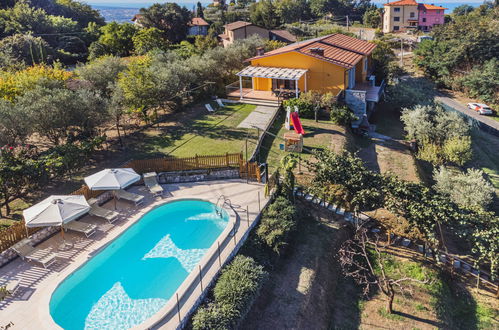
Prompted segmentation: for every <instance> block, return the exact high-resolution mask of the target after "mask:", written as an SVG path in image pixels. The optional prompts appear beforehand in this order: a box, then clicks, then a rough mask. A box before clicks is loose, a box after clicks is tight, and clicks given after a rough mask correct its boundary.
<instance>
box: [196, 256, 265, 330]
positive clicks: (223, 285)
mask: <svg viewBox="0 0 499 330" xmlns="http://www.w3.org/2000/svg"><path fill="white" fill-rule="evenodd" d="M266 276H267V273H266V272H265V271H264V270H263V267H262V266H260V265H258V264H257V263H256V262H255V261H254V260H253V259H252V258H250V257H245V256H242V255H238V256H236V257H235V258H234V260H233V261H232V262H231V263H230V264H229V265H228V266H226V267H225V268H224V269H223V270H222V274H221V275H220V277H219V278H218V280H217V283H216V284H215V288H214V289H213V292H214V301H213V302H211V303H209V304H208V305H206V306H203V307H200V308H199V309H198V311H197V312H196V314H195V315H194V317H193V319H192V327H193V329H194V330H208V329H210V330H211V329H231V328H234V327H235V326H236V325H237V323H238V322H239V320H240V319H241V318H242V317H243V316H244V315H245V314H246V313H247V312H248V310H249V309H250V307H251V304H252V302H253V300H254V299H255V297H256V295H257V293H258V290H259V289H260V286H261V285H262V282H263V279H264V278H265V277H266Z"/></svg>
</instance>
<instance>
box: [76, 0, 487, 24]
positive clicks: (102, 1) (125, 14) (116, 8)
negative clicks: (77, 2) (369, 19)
mask: <svg viewBox="0 0 499 330" xmlns="http://www.w3.org/2000/svg"><path fill="white" fill-rule="evenodd" d="M81 2H84V3H87V4H89V5H90V6H92V8H94V9H96V10H98V11H99V12H100V13H101V15H102V16H103V17H104V19H105V20H106V22H112V21H116V22H129V21H130V20H131V19H132V18H133V16H134V15H135V14H137V13H138V11H139V9H140V8H146V7H150V6H151V5H153V4H155V3H165V2H176V3H177V4H179V5H180V6H184V7H186V8H187V9H189V10H191V9H193V8H195V6H196V4H197V1H167V0H166V1H165V0H164V1H142V0H136V1H134V0H128V1H112V0H89V1H81ZM200 2H201V4H202V5H203V6H207V5H209V4H210V3H212V1H206V0H204V1H200ZM371 2H372V3H373V4H375V5H376V6H378V7H383V4H385V3H386V2H387V1H382V0H376V1H371ZM418 2H420V3H427V4H434V5H437V6H442V7H445V8H447V10H446V14H449V13H451V12H452V11H453V10H454V8H456V7H458V6H461V5H463V4H468V5H470V6H473V7H478V6H480V5H481V4H483V3H484V1H467V2H457V1H433V0H426V1H418Z"/></svg>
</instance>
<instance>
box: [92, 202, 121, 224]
mask: <svg viewBox="0 0 499 330" xmlns="http://www.w3.org/2000/svg"><path fill="white" fill-rule="evenodd" d="M89 204H90V203H89ZM88 213H89V214H90V215H92V216H94V217H97V218H103V219H106V220H107V222H109V223H113V222H115V221H116V220H118V217H119V216H120V214H119V213H118V212H116V211H113V210H109V209H106V208H104V207H100V206H99V205H98V204H97V203H95V204H90V211H88Z"/></svg>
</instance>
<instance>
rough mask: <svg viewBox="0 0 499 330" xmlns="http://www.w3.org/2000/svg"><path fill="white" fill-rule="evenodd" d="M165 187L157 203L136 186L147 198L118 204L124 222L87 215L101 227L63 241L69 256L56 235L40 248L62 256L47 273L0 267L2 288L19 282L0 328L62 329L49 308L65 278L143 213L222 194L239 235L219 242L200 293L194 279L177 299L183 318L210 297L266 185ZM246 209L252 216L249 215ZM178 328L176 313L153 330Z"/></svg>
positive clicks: (4, 304)
mask: <svg viewBox="0 0 499 330" xmlns="http://www.w3.org/2000/svg"><path fill="white" fill-rule="evenodd" d="M163 187H164V188H165V190H166V191H167V193H166V194H165V196H164V197H163V198H154V197H153V196H152V195H151V194H149V193H148V191H147V190H146V188H145V187H144V186H135V187H132V188H131V189H130V191H132V192H135V193H139V194H142V195H144V196H145V199H144V200H145V202H144V205H143V206H142V207H139V208H135V207H133V206H132V204H130V203H127V202H125V201H118V203H117V206H118V210H119V212H120V213H121V214H122V218H121V219H120V220H118V221H116V222H115V223H114V224H112V225H111V224H108V223H107V222H105V221H103V220H100V219H98V218H94V217H91V216H86V217H85V219H84V220H85V221H87V222H91V223H94V224H97V225H98V226H99V230H98V231H97V232H96V234H95V235H93V236H92V237H91V238H85V237H84V236H82V235H79V234H75V233H72V232H67V233H66V234H65V238H66V240H67V241H69V242H72V243H73V244H74V247H73V248H72V249H69V250H67V251H59V250H58V247H59V246H60V245H61V243H62V238H61V235H60V234H55V235H54V236H52V237H51V238H49V239H48V240H46V241H44V242H42V243H41V244H39V245H38V246H37V247H40V248H47V249H50V250H52V251H53V252H55V253H56V254H57V256H58V261H57V262H56V263H55V264H53V265H52V266H50V267H49V269H44V268H42V267H41V266H38V265H36V264H34V263H28V262H25V261H22V260H20V259H19V258H17V259H15V260H14V261H12V262H10V263H9V264H7V265H5V266H3V267H2V268H0V285H2V284H4V283H5V282H6V281H7V280H9V279H19V280H21V283H20V285H21V288H20V289H19V290H18V291H17V292H16V294H15V295H14V297H8V298H6V299H5V300H3V301H1V302H0V327H2V326H5V325H7V324H8V323H9V322H12V323H13V326H12V327H11V329H58V328H59V327H58V326H57V325H56V324H55V323H54V322H53V321H52V318H51V316H50V314H49V307H48V306H49V302H50V297H51V295H52V292H53V291H54V290H55V288H56V287H57V285H58V284H59V283H60V282H61V281H62V280H63V279H64V278H65V277H66V276H67V275H69V274H70V273H72V272H73V271H74V270H75V269H77V268H78V267H80V266H81V265H82V264H83V263H84V262H85V261H86V260H88V259H89V258H91V257H92V256H93V255H95V254H96V253H98V251H99V249H101V248H102V247H104V246H105V245H106V244H107V243H109V242H110V241H112V240H114V239H115V238H116V237H117V236H118V235H120V234H121V233H122V232H123V231H125V230H126V229H127V228H128V227H130V226H131V225H133V224H134V223H135V222H136V221H138V220H139V219H140V217H141V216H142V215H143V214H144V213H145V212H147V211H149V210H150V209H151V208H153V207H156V206H158V205H160V204H162V203H165V202H168V200H171V199H176V198H200V199H204V200H209V201H211V202H213V203H215V202H216V201H217V199H218V198H219V197H220V196H221V195H224V196H226V197H227V198H229V199H230V200H231V202H232V206H233V209H234V211H235V212H236V213H237V214H238V216H239V219H238V221H237V222H236V227H235V228H236V229H235V230H236V233H235V236H232V235H231V236H230V237H228V239H226V240H223V241H221V244H220V250H221V254H220V258H217V257H218V256H214V258H210V262H208V263H207V264H206V266H205V267H204V268H203V276H202V277H203V284H204V287H203V290H201V283H200V282H199V277H196V278H197V280H196V281H197V282H196V281H192V285H190V286H189V287H187V288H186V291H185V292H186V294H185V295H180V294H179V297H181V298H180V301H179V305H180V315H181V318H182V319H183V318H184V317H185V316H186V315H187V313H188V312H189V311H190V310H192V307H193V306H194V305H195V303H196V302H197V301H198V299H199V297H200V296H201V294H202V293H205V292H206V287H207V283H209V282H210V281H211V280H212V279H213V278H214V277H215V275H216V273H217V271H218V270H219V263H222V264H223V263H224V262H225V261H226V260H228V258H229V256H230V254H231V253H232V252H233V250H234V248H235V246H239V245H240V244H239V243H240V241H241V239H242V238H243V237H244V235H246V234H247V232H248V231H249V228H250V225H251V224H252V223H253V222H254V221H255V220H256V218H257V216H258V214H259V209H260V208H261V207H263V205H264V204H265V203H266V202H267V200H266V199H265V198H264V197H263V196H264V194H263V190H264V188H263V187H264V186H263V185H262V184H259V183H255V182H250V183H246V181H245V180H240V179H236V180H219V181H209V182H197V183H180V184H168V185H163ZM105 207H107V208H110V209H112V208H113V204H112V202H108V203H107V204H106V205H105ZM247 209H248V216H247V215H246V210H247ZM215 260H216V262H215ZM184 284H185V283H184ZM183 286H184V285H183ZM89 290H91V288H89ZM175 306H176V305H175ZM163 316H164V315H160V316H158V315H156V316H155V318H156V320H151V321H154V322H152V323H156V321H159V320H160V319H163ZM152 323H151V325H152ZM178 325H179V321H178V314H177V311H176V309H175V311H170V312H169V313H167V315H166V318H164V319H163V320H162V321H161V323H160V324H158V325H155V326H153V328H161V329H174V328H177V327H178ZM148 326H149V325H148Z"/></svg>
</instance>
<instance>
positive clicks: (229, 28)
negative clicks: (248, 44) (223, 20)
mask: <svg viewBox="0 0 499 330" xmlns="http://www.w3.org/2000/svg"><path fill="white" fill-rule="evenodd" d="M252 35H258V36H260V37H262V38H264V39H269V40H279V41H284V42H287V43H291V42H295V41H296V37H295V36H293V35H292V34H291V33H289V32H288V31H286V30H267V29H265V28H262V27H259V26H257V25H254V24H252V23H249V22H244V21H237V22H233V23H229V24H226V25H225V31H224V33H223V34H219V35H218V37H219V38H220V40H221V41H222V44H223V46H224V47H227V46H229V45H231V44H233V43H234V41H235V40H240V39H246V38H248V37H250V36H252Z"/></svg>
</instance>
